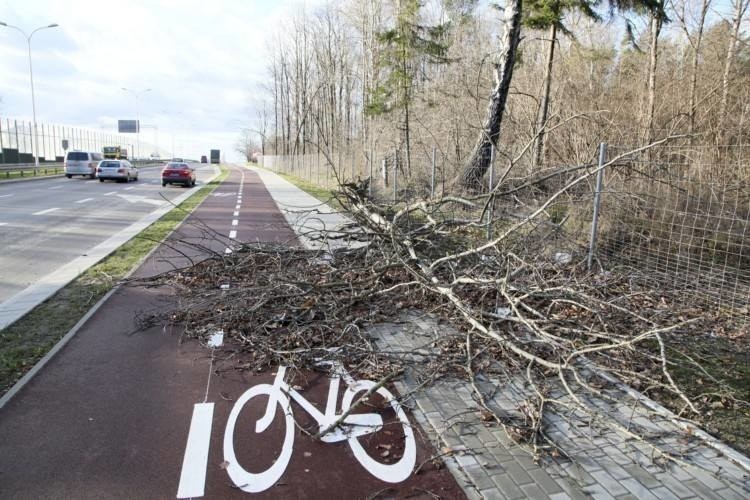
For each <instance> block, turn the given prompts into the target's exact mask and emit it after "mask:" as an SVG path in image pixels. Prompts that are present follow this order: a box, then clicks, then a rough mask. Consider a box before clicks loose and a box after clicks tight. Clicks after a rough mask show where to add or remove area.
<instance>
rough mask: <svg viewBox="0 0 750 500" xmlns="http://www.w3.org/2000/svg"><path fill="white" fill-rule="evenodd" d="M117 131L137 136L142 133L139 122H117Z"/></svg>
mask: <svg viewBox="0 0 750 500" xmlns="http://www.w3.org/2000/svg"><path fill="white" fill-rule="evenodd" d="M117 131H118V132H119V133H121V134H137V133H138V132H140V122H139V121H138V120H117Z"/></svg>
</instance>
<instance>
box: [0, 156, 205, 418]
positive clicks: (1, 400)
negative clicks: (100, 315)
mask: <svg viewBox="0 0 750 500" xmlns="http://www.w3.org/2000/svg"><path fill="white" fill-rule="evenodd" d="M219 173H220V172H216V171H215V170H214V175H213V176H211V177H210V178H209V179H208V180H207V181H206V184H209V183H211V182H213V180H214V179H216V177H218V176H219ZM197 192H198V190H195V191H192V192H191V193H192V194H194V193H197ZM192 194H191V195H190V196H192ZM190 196H187V197H186V198H185V199H184V200H182V201H185V200H186V199H187V198H189V197H190ZM182 201H181V202H180V203H182ZM172 208H175V207H174V206H173V207H172ZM189 215H190V214H188V216H189ZM188 216H185V218H184V219H182V220H181V221H180V223H179V224H177V225H176V226H175V227H174V228H173V229H172V230H171V231H170V232H169V234H167V235H166V236H165V237H164V239H165V240H166V239H167V238H169V237H170V236H171V235H172V233H174V232H175V231H177V230H178V229H179V228H180V227H181V226H182V225H183V224H184V222H185V220H186V219H187V217H188ZM160 246H161V243H160V244H158V245H156V246H154V248H152V249H151V250H150V251H149V252H148V253H147V254H146V255H144V256H143V257H142V258H141V259H139V260H138V262H137V263H136V264H135V265H134V266H133V267H132V269H130V271H128V272H127V274H126V275H125V276H124V277H123V279H127V278H129V277H130V276H132V275H133V273H135V271H136V270H137V269H138V268H139V267H141V265H143V263H144V262H145V261H146V260H148V259H149V258H150V257H151V256H152V255H153V254H154V252H156V251H157V250H158V249H159V247H160ZM120 286H121V285H120V284H116V285H115V286H114V287H112V289H111V290H110V291H108V292H107V293H106V294H104V296H103V297H102V298H101V299H99V300H98V301H97V302H96V304H94V305H93V306H92V307H91V309H89V310H88V311H87V312H86V314H84V315H83V317H82V318H81V319H79V320H78V322H76V324H75V325H73V328H71V329H70V330H68V333H66V334H65V335H64V336H63V338H61V339H60V340H59V341H58V342H57V344H55V345H54V346H53V347H52V349H50V350H49V352H47V354H45V355H44V357H42V359H40V360H39V361H37V362H36V364H35V365H34V366H33V367H32V368H31V370H29V371H28V372H26V373H25V374H24V376H23V377H21V378H20V379H19V380H18V381H17V382H16V383H15V384H13V386H11V388H10V389H8V392H6V393H5V394H4V395H3V396H2V397H0V410H1V409H2V408H3V407H4V406H5V405H6V404H7V403H8V402H9V401H10V400H11V399H13V397H14V396H15V395H16V394H18V393H19V392H20V391H21V389H23V388H24V387H25V386H26V384H28V383H29V382H30V381H31V380H32V379H33V378H34V376H35V375H36V374H37V373H39V372H40V371H41V369H42V368H44V366H45V365H46V364H47V363H48V362H49V361H50V360H51V359H52V358H54V357H55V355H56V354H57V353H58V352H60V350H61V349H62V348H63V347H65V345H66V344H67V343H68V342H70V340H71V339H72V338H73V337H75V335H76V333H78V331H79V330H80V329H81V328H82V327H83V325H85V324H86V322H87V321H88V320H89V319H90V318H91V317H92V316H93V315H94V314H95V313H96V311H98V310H99V309H100V308H101V307H102V306H103V305H104V304H105V303H106V302H107V300H109V298H110V297H111V296H112V295H113V294H114V293H115V292H116V291H117V290H119V289H120ZM61 288H62V287H61Z"/></svg>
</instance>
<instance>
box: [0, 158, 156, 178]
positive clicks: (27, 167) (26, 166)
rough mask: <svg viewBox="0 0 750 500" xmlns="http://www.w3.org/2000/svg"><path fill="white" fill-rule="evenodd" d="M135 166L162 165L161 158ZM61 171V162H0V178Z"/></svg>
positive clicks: (135, 163)
mask: <svg viewBox="0 0 750 500" xmlns="http://www.w3.org/2000/svg"><path fill="white" fill-rule="evenodd" d="M132 163H133V165H135V166H136V167H153V166H157V165H162V164H163V163H164V161H163V160H158V161H156V160H137V161H133V162H132ZM62 173H63V164H62V163H41V164H40V165H39V166H38V167H37V166H35V165H34V164H33V163H0V180H2V179H10V178H11V177H12V178H17V177H44V176H49V175H57V174H62Z"/></svg>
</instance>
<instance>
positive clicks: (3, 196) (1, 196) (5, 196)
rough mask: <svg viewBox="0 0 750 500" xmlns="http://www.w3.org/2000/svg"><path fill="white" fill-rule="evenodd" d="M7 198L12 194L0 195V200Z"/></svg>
mask: <svg viewBox="0 0 750 500" xmlns="http://www.w3.org/2000/svg"><path fill="white" fill-rule="evenodd" d="M8 196H13V195H12V194H0V198H7V197H8Z"/></svg>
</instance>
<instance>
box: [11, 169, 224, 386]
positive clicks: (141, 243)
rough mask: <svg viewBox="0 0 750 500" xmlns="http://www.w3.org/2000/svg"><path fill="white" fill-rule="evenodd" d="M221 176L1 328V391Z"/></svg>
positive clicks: (161, 237) (140, 259)
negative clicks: (26, 312)
mask: <svg viewBox="0 0 750 500" xmlns="http://www.w3.org/2000/svg"><path fill="white" fill-rule="evenodd" d="M228 173H229V171H228V170H227V169H226V168H224V167H221V174H220V175H219V176H218V177H217V178H216V179H214V180H213V181H212V182H210V183H209V184H207V185H206V186H204V187H202V188H201V189H200V190H199V191H198V192H197V193H195V194H194V195H193V196H191V197H190V198H188V199H187V200H185V201H183V202H182V203H181V204H180V205H178V206H176V207H175V208H173V209H172V210H170V211H169V212H167V213H166V214H164V216H162V217H161V218H160V219H159V220H157V221H156V222H154V223H153V224H151V225H150V226H148V227H147V228H146V229H144V230H143V231H142V232H141V233H140V234H138V235H137V236H134V237H133V238H132V239H130V240H129V241H128V242H126V243H125V244H124V245H122V246H121V247H120V248H118V249H117V250H115V251H114V252H112V253H111V254H110V255H109V256H107V257H106V258H104V259H103V260H102V261H100V262H99V263H98V264H96V265H94V266H92V267H91V268H89V269H88V270H87V271H85V272H84V273H82V274H81V275H80V276H78V278H76V279H75V280H73V281H71V282H70V283H69V284H68V285H67V286H65V287H64V288H62V289H61V290H59V291H58V292H57V293H55V294H54V295H53V296H52V297H50V298H49V299H47V300H45V301H44V302H42V303H41V304H40V305H38V306H37V307H35V308H34V309H32V310H31V311H30V312H29V313H28V314H26V315H25V316H24V317H22V318H21V319H19V320H18V321H16V322H15V323H13V324H12V325H10V326H8V327H7V328H5V329H3V330H0V395H2V394H4V393H5V392H7V391H8V389H10V388H11V387H12V385H13V384H14V383H15V382H16V381H17V380H18V379H19V378H21V377H22V376H23V375H24V374H25V373H26V372H27V371H28V370H30V369H31V368H32V367H33V366H34V365H35V364H36V362H37V361H39V360H40V359H41V358H42V357H43V356H44V355H45V354H47V352H48V351H49V350H50V349H52V347H54V345H55V344H56V343H57V342H58V341H59V340H60V339H61V338H62V337H63V336H64V335H65V334H66V333H68V331H69V330H70V329H71V328H73V326H74V325H75V324H76V323H77V322H78V320H80V319H81V318H82V317H83V316H84V315H85V314H86V312H87V311H88V310H89V309H90V308H91V307H92V306H93V305H94V304H96V302H97V301H98V300H99V299H101V298H102V297H103V296H104V295H106V293H107V292H109V291H110V290H111V289H112V288H113V287H114V286H115V285H116V284H117V283H118V281H120V280H121V279H122V278H124V277H125V276H126V275H127V274H128V273H129V272H130V271H131V270H132V269H133V268H135V267H136V266H138V265H139V264H140V263H141V262H142V260H143V259H144V258H145V257H146V256H147V255H148V253H149V252H151V250H152V249H153V248H154V247H156V246H157V245H158V244H159V242H161V241H163V240H164V239H165V238H166V237H167V236H168V235H169V234H170V233H171V232H172V231H173V230H174V229H175V228H176V227H177V225H178V224H179V223H180V222H182V221H183V220H184V219H185V218H186V217H187V216H188V215H189V214H190V213H191V212H192V211H193V210H194V209H195V208H196V207H197V206H198V205H199V204H200V203H201V202H202V201H203V200H204V199H205V198H206V197H207V196H208V195H209V194H211V192H212V191H213V190H214V189H216V188H217V187H218V186H219V184H221V183H222V182H223V181H224V179H226V177H227V175H228Z"/></svg>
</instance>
